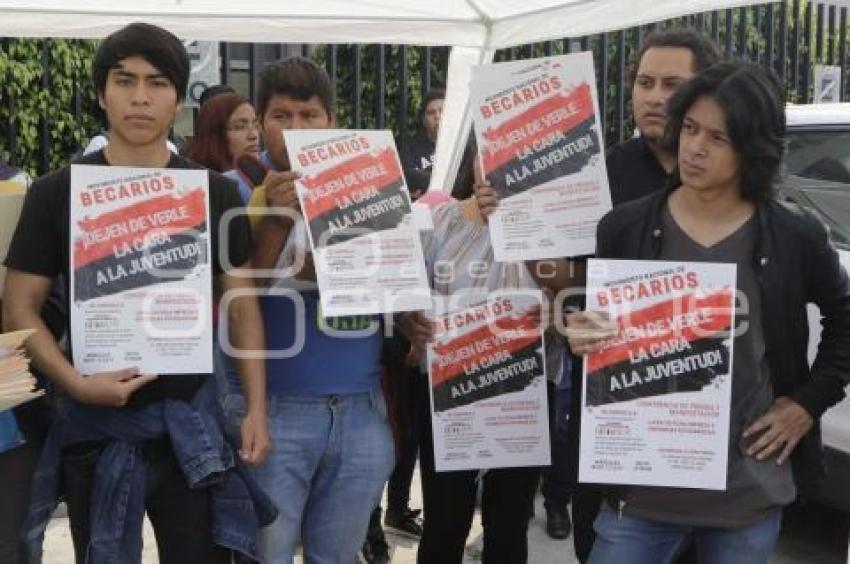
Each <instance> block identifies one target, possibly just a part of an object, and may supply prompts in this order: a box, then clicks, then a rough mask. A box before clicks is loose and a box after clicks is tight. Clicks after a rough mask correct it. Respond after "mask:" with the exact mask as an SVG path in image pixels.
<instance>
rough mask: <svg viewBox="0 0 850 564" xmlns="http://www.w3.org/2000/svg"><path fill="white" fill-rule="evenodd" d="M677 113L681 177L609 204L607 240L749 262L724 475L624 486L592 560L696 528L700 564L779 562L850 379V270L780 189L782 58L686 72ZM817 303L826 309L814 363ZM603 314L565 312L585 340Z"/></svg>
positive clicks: (657, 544) (741, 271) (650, 558)
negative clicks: (828, 418)
mask: <svg viewBox="0 0 850 564" xmlns="http://www.w3.org/2000/svg"><path fill="white" fill-rule="evenodd" d="M668 117H669V121H668V125H667V137H668V140H669V141H670V143H671V148H672V149H673V150H674V151H675V152H676V154H677V155H678V166H677V169H676V171H675V174H674V179H673V182H672V183H671V186H670V188H669V189H668V190H663V191H659V192H657V193H655V194H651V195H649V196H646V197H644V198H642V199H639V200H635V201H633V202H629V203H627V204H623V205H622V206H619V207H617V208H615V209H614V210H613V211H612V212H610V213H609V214H608V215H607V216H606V217H605V218H603V219H602V221H601V222H600V224H599V227H598V230H597V253H596V254H597V256H598V257H600V258H617V259H640V260H686V261H708V262H727V263H734V264H737V271H738V275H737V282H736V284H737V290H738V295H739V297H741V296H746V301H747V302H748V306H749V307H748V308H746V311H744V312H743V314H738V315H737V316H736V324H737V326H738V328H741V327H742V326H741V323H742V322H745V323H746V324H747V325H746V326H747V329H746V330H739V331H737V332H736V334H735V337H734V346H733V355H734V358H733V374H732V406H731V418H730V436H729V445H730V446H729V459H728V468H727V488H726V490H725V491H711V490H701V489H677V488H658V487H655V488H648V487H628V488H625V489H622V490H619V491H617V492H616V494H615V495H612V496H611V501H609V502H606V504H605V505H604V506H603V508H602V510H601V511H600V514H599V517H598V518H597V520H596V523H595V529H596V532H597V537H596V542H595V544H594V547H593V551H592V553H591V556H590V562H591V563H593V564H599V563H609V562H610V563H620V562H630V563H632V564H641V563H646V564H650V563H651V564H657V563H667V562H672V561H673V560H674V558H675V557H676V554H677V553H678V552H679V550H680V549H681V547H682V546H683V544H684V541H685V539H687V538H689V537H690V538H693V539H694V542H695V544H696V547H697V552H698V556H699V561H700V562H701V563H703V564H720V563H723V564H726V563H730V562H741V563H744V562H746V563H747V564H758V563H766V562H768V560H769V558H770V555H771V553H772V552H773V549H774V546H775V544H776V540H777V537H778V535H779V529H780V521H781V515H782V508H783V507H784V506H786V505H788V504H789V503H791V502H792V501H793V500H794V499H795V497H796V496H797V495H798V494H802V495H805V493H806V492H807V491H810V490H811V488H812V487H814V486H815V485H816V484H817V481H818V478H819V477H820V476H821V474H822V470H823V467H822V461H821V452H820V431H819V426H818V420H819V419H820V417H821V415H822V414H823V412H824V411H826V410H827V409H828V408H829V407H831V406H833V405H835V404H836V403H838V402H839V401H840V400H841V399H842V398H843V397H844V387H845V385H846V384H847V381H848V378H850V283H848V277H847V274H846V272H845V271H844V269H843V268H842V267H841V264H840V262H839V257H838V254H837V252H836V251H835V249H834V248H833V247H832V245H831V244H830V242H829V238H828V234H827V230H826V228H825V227H824V226H823V225H822V224H821V223H820V222H819V221H818V220H817V219H816V218H815V217H814V216H813V215H811V214H810V213H808V212H806V211H803V210H801V209H799V208H796V207H793V206H790V205H787V204H784V203H780V202H778V201H777V200H776V199H775V198H774V187H775V186H776V184H777V182H778V178H779V174H780V169H781V164H782V157H783V153H784V135H785V113H784V108H783V105H782V96H781V93H780V88H779V85H778V82H777V81H776V79H775V77H774V76H773V75H772V74H770V73H769V71H766V70H764V69H762V68H759V67H756V66H752V65H748V64H743V63H724V64H720V65H716V66H714V67H711V68H710V69H708V70H706V71H704V72H702V73H700V74H698V75H697V76H696V77H694V78H693V79H692V80H691V81H689V82H688V83H687V84H685V85H684V86H682V87H681V89H680V90H679V91H678V92H677V94H676V95H675V96H674V97H673V98H672V99H671V100H670V103H669V107H668ZM809 303H814V304H816V305H817V306H818V307H819V308H820V311H821V314H822V316H823V319H822V324H823V334H822V339H821V343H820V347H819V349H818V354H817V357H816V359H815V362H814V364H813V365H812V367H811V369H810V368H809V365H808V363H807V356H806V352H807V345H808V325H807V316H806V306H807V304H809ZM593 319H598V318H596V317H594V316H589V315H587V314H585V313H583V312H580V313H574V314H571V315H570V316H569V317H568V331H569V334H570V345H571V347H572V349H573V351H574V352H576V353H577V354H586V353H587V352H590V351H592V350H594V349H595V348H596V347H598V346H600V345H601V341H600V340H599V339H598V338H597V337H593V336H587V335H588V332H585V331H583V329H586V328H588V327H594V328H595V329H600V328H604V326H605V325H606V322H598V321H596V322H595V321H593ZM609 329H612V327H609ZM612 505H613V506H615V507H612Z"/></svg>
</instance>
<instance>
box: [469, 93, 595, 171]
mask: <svg viewBox="0 0 850 564" xmlns="http://www.w3.org/2000/svg"><path fill="white" fill-rule="evenodd" d="M592 115H593V97H592V96H591V91H590V86H588V85H587V84H581V85H579V86H578V87H576V88H574V89H573V90H572V91H570V92H561V93H559V94H556V95H554V96H550V97H548V98H546V99H545V100H543V101H542V102H540V103H539V104H536V105H534V106H532V107H530V108H529V109H527V110H526V111H524V112H522V113H521V114H519V115H517V116H514V117H512V118H511V119H509V120H507V121H505V122H504V123H502V124H501V125H499V126H498V127H492V128H487V129H485V130H484V132H483V133H482V136H483V137H484V139H485V140H486V144H485V147H484V150H483V151H482V159H483V161H484V171H485V172H486V173H489V172H490V171H492V170H495V169H497V168H499V167H500V166H502V165H504V164H505V163H508V162H510V161H511V160H513V159H516V158H517V153H518V152H519V151H520V149H521V148H522V147H524V146H528V147H530V146H531V145H532V143H534V142H535V141H538V140H542V139H545V138H547V137H549V136H550V135H552V134H553V133H554V132H561V133H564V134H566V133H569V131H570V130H571V129H573V128H574V127H576V126H577V125H579V124H581V123H582V122H584V121H585V120H587V119H588V118H590V117H591V116H592ZM547 121H548V123H547ZM511 137H516V138H517V139H516V141H512V140H511ZM491 143H493V144H496V149H495V150H491V149H490V148H489V144H491Z"/></svg>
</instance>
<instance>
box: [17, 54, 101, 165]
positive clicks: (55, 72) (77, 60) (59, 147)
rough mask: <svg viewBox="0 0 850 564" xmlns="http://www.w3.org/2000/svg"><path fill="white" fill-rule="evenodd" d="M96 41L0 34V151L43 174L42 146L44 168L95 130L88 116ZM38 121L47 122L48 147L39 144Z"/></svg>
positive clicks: (76, 148) (70, 152)
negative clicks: (4, 36)
mask: <svg viewBox="0 0 850 564" xmlns="http://www.w3.org/2000/svg"><path fill="white" fill-rule="evenodd" d="M95 45H96V44H95V43H94V42H93V41H84V40H60V39H51V40H47V41H42V40H32V39H4V40H0V157H2V158H4V159H6V160H11V161H13V162H14V163H15V164H16V165H17V166H19V167H21V168H23V169H25V170H26V171H27V172H29V173H30V174H33V175H35V174H43V173H44V172H46V170H42V169H41V168H40V167H41V162H40V154H41V152H42V150H46V151H47V154H48V155H49V163H48V164H49V168H56V167H59V166H61V165H63V164H65V163H67V162H68V159H69V157H71V156H72V155H74V154H75V153H76V152H77V151H79V150H80V149H81V148H82V145H83V143H84V142H85V141H86V140H87V139H88V138H89V137H90V136H91V135H93V134H95V133H96V132H97V131H98V130H99V124H98V123H97V122H96V121H95V119H94V118H93V117H92V106H93V104H94V93H93V90H92V87H91V74H90V73H91V71H90V61H91V57H92V54H93V53H94V49H95ZM45 51H46V53H45ZM45 55H46V59H47V67H46V68H45V67H44V66H43V63H44V60H45ZM45 73H46V74H45ZM75 96H76V98H75ZM76 100H79V104H77V102H76ZM77 105H79V115H76V107H77ZM10 127H11V131H10ZM42 127H47V133H48V135H47V138H48V143H49V146H48V147H42V135H41V133H42ZM10 137H14V155H10V153H11V151H12V147H11V146H10V145H9V141H10Z"/></svg>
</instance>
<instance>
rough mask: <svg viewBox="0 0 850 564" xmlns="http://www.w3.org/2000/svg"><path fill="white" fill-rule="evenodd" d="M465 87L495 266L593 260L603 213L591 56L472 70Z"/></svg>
mask: <svg viewBox="0 0 850 564" xmlns="http://www.w3.org/2000/svg"><path fill="white" fill-rule="evenodd" d="M471 90H472V107H473V109H474V110H473V120H474V123H475V133H476V138H477V141H478V149H479V155H480V158H481V164H482V168H483V172H484V175H485V176H486V178H487V180H488V181H489V182H490V184H491V185H492V186H493V187H494V188H495V189H496V191H497V192H498V194H499V207H498V208H497V209H496V211H495V212H494V214H493V216H492V217H491V218H490V221H489V223H490V236H491V238H492V241H493V251H494V254H495V258H496V260H497V261H500V262H507V261H517V260H529V259H545V258H556V257H564V256H577V255H586V254H592V253H593V251H594V250H595V246H596V243H595V241H596V224H597V223H598V222H599V219H600V218H601V217H602V216H603V215H605V213H606V212H607V211H608V210H610V209H611V194H610V191H609V189H608V173H607V172H606V169H605V150H604V147H605V140H604V137H603V136H602V133H601V130H600V127H599V124H600V119H599V104H598V103H597V100H596V78H595V75H594V72H593V56H592V54H591V53H576V54H573V55H562V56H557V57H547V58H543V59H531V60H526V61H517V62H510V63H498V64H493V65H482V66H478V67H475V68H474V69H473V75H472V82H471Z"/></svg>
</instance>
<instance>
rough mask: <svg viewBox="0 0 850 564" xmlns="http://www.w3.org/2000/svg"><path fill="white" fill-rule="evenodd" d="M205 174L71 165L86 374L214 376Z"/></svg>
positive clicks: (79, 363)
mask: <svg viewBox="0 0 850 564" xmlns="http://www.w3.org/2000/svg"><path fill="white" fill-rule="evenodd" d="M208 226H209V194H208V175H207V171H205V170H177V169H150V168H144V169H136V168H128V167H116V166H90V165H73V166H72V167H71V249H70V253H71V280H70V289H71V347H72V352H73V358H74V365H75V367H76V368H77V369H78V370H79V371H80V372H82V373H83V374H91V373H94V372H102V371H111V370H118V369H121V368H129V367H137V368H138V369H139V370H140V371H141V372H144V373H153V374H195V373H211V372H212V322H211V319H210V315H211V313H212V273H211V264H210V256H211V250H210V236H209V229H208Z"/></svg>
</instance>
